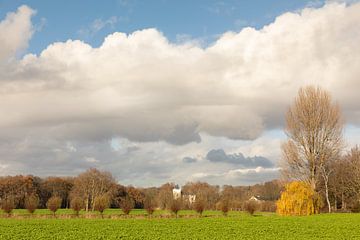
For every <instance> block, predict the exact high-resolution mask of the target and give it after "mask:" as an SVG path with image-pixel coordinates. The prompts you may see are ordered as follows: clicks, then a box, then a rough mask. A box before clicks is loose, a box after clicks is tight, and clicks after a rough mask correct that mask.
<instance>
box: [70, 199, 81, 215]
mask: <svg viewBox="0 0 360 240" xmlns="http://www.w3.org/2000/svg"><path fill="white" fill-rule="evenodd" d="M70 207H71V209H72V210H74V212H75V214H76V216H79V212H80V210H81V209H82V208H83V207H84V200H83V199H82V198H81V197H73V199H71V202H70Z"/></svg>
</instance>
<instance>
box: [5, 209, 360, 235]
mask: <svg viewBox="0 0 360 240" xmlns="http://www.w3.org/2000/svg"><path fill="white" fill-rule="evenodd" d="M110 211H112V210H109V211H108V212H110ZM137 212H138V211H136V212H134V214H136V213H137ZM139 212H140V211H139ZM210 213H211V212H210ZM212 213H214V214H215V212H212ZM216 215H218V216H214V215H212V216H213V217H204V218H178V219H175V218H166V219H159V218H153V219H133V218H129V219H116V220H114V219H36V218H33V219H15V218H9V219H7V218H1V219H0V239H122V238H123V239H307V240H308V239H360V231H359V229H360V214H320V215H316V216H309V217H280V216H277V215H274V214H270V215H264V214H257V215H256V216H249V215H247V214H244V213H231V214H230V216H229V217H222V216H220V213H219V214H216Z"/></svg>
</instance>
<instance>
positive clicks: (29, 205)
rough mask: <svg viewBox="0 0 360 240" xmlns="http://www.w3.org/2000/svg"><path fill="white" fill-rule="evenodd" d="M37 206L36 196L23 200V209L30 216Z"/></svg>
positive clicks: (37, 199)
mask: <svg viewBox="0 0 360 240" xmlns="http://www.w3.org/2000/svg"><path fill="white" fill-rule="evenodd" d="M38 206H39V198H38V196H36V195H34V194H32V195H30V196H27V197H26V198H25V208H26V209H27V211H28V212H29V213H30V214H33V213H34V212H35V210H36V209H37V208H38Z"/></svg>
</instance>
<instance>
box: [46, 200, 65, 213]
mask: <svg viewBox="0 0 360 240" xmlns="http://www.w3.org/2000/svg"><path fill="white" fill-rule="evenodd" d="M61 201H62V200H61V198H60V197H58V196H53V197H51V198H49V200H48V201H47V203H46V206H47V208H48V209H49V210H50V211H51V212H52V213H53V215H54V217H55V213H56V211H57V210H58V209H59V208H60V207H61Z"/></svg>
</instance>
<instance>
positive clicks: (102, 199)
mask: <svg viewBox="0 0 360 240" xmlns="http://www.w3.org/2000/svg"><path fill="white" fill-rule="evenodd" d="M94 205H95V210H96V211H99V212H100V214H101V218H104V215H103V213H104V211H105V209H107V208H108V207H109V206H110V198H109V196H108V195H106V194H104V195H101V196H97V197H96V198H95V201H94Z"/></svg>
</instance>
